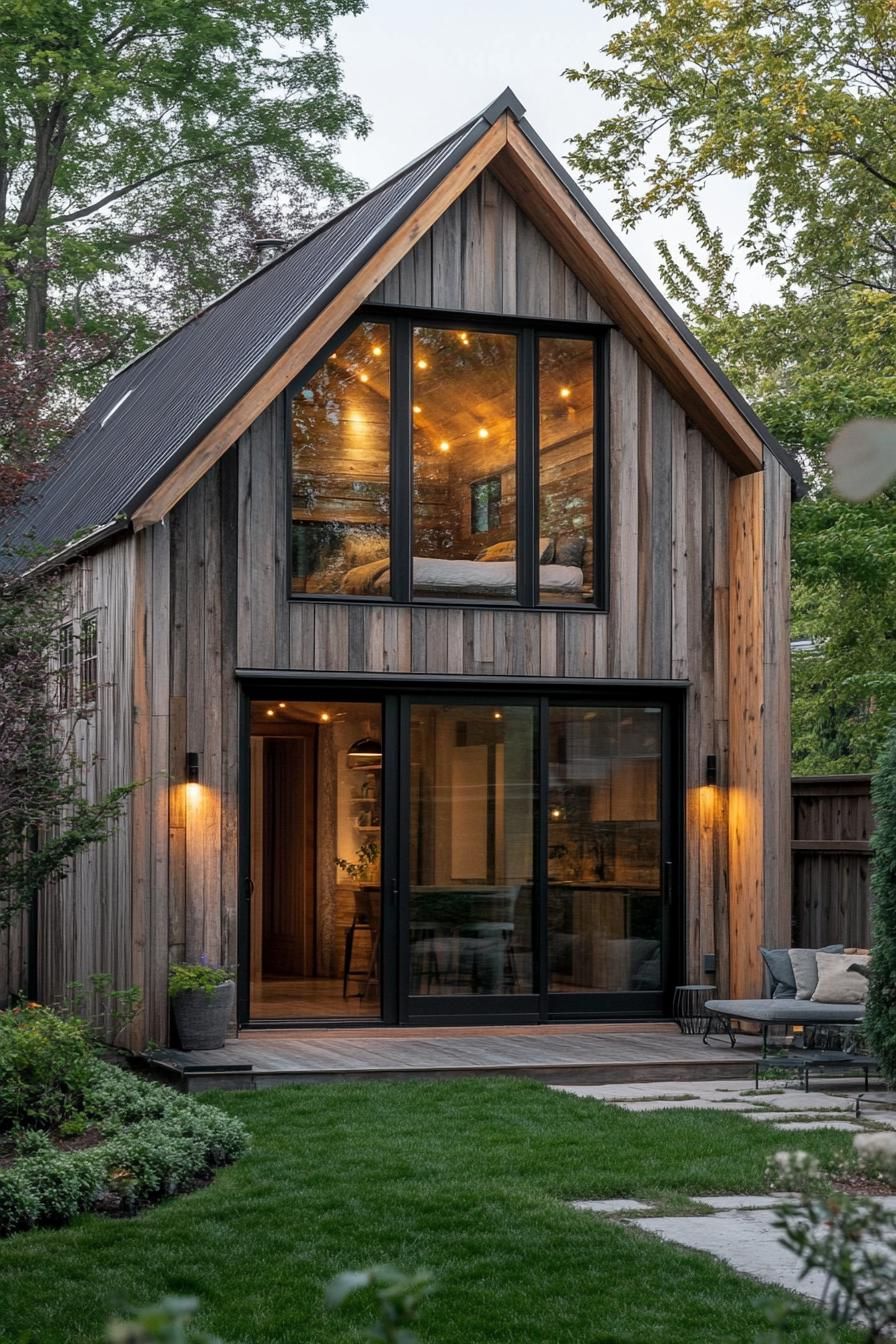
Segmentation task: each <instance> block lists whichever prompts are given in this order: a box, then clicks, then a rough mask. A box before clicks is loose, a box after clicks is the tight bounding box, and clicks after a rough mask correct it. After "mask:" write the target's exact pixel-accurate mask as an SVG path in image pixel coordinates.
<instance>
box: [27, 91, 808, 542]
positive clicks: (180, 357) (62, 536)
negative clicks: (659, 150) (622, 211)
mask: <svg viewBox="0 0 896 1344" xmlns="http://www.w3.org/2000/svg"><path fill="white" fill-rule="evenodd" d="M524 110H525V109H524V108H523V107H522V105H521V104H520V102H519V100H518V99H517V98H516V96H515V95H514V94H513V92H512V91H511V90H510V89H507V90H505V92H504V93H503V94H501V95H500V96H499V97H498V98H496V99H495V101H494V102H493V103H492V104H490V106H489V107H487V108H486V109H485V110H484V111H483V112H481V113H480V114H479V115H478V116H476V117H474V118H473V119H472V120H471V121H469V122H467V123H466V125H464V126H462V127H461V128H460V129H459V130H458V131H455V132H454V133H453V134H452V135H451V136H449V137H448V138H447V139H445V140H443V141H441V142H440V143H439V144H437V145H435V146H434V147H433V148H432V149H430V150H427V151H426V153H424V154H422V155H420V156H419V157H418V158H417V159H415V160H414V161H413V162H412V163H410V164H409V165H408V166H407V167H406V168H403V169H401V171H400V172H398V173H396V174H394V175H393V176H392V177H390V178H387V179H386V181H385V182H383V183H381V184H380V185H379V186H378V187H376V188H375V189H374V190H372V191H370V192H368V193H367V194H366V195H364V196H362V197H360V198H359V199H358V200H357V201H354V202H353V203H352V204H351V205H349V206H348V207H346V209H344V210H342V211H341V212H340V213H339V214H337V215H335V216H334V217H333V218H332V219H330V220H328V221H326V222H325V223H323V224H322V225H320V226H319V227H318V228H317V229H315V230H314V231H312V232H311V233H309V234H307V235H306V236H305V237H304V238H301V239H300V240H299V241H298V242H297V243H295V244H294V245H293V246H292V247H290V248H289V249H287V250H286V251H285V252H284V253H282V254H281V255H280V256H278V257H276V258H275V259H274V260H272V261H270V262H269V263H268V264H267V265H266V266H263V267H262V268H261V269H259V270H258V271H255V272H254V273H253V274H252V275H250V276H248V277H247V278H246V279H245V280H243V281H241V282H240V284H238V285H236V286H235V287H234V288H233V289H231V290H230V291H228V293H226V294H224V295H222V296H221V298H219V299H216V300H215V301H214V302H213V303H211V304H209V306H208V307H206V308H204V309H203V310H202V311H201V312H200V313H198V314H197V316H196V317H194V318H192V319H191V320H190V321H189V322H187V323H185V324H184V325H183V326H182V327H179V328H178V329H177V330H176V331H174V332H172V333H171V335H170V336H167V337H165V338H164V339H163V340H161V341H159V342H158V343H157V344H156V345H154V346H153V347H151V348H150V349H149V350H147V351H145V352H144V353H143V354H142V355H139V356H137V358H136V359H134V360H132V361H131V363H130V364H127V365H125V367H124V368H123V369H121V370H120V371H119V372H118V373H117V374H115V376H114V377H113V378H112V379H111V380H110V382H109V383H108V384H107V385H106V387H105V388H104V389H103V390H102V391H101V392H100V393H99V395H98V396H97V397H96V398H95V399H94V401H93V402H92V403H91V404H90V406H89V407H88V408H87V410H86V411H85V413H84V415H83V416H82V418H81V421H80V424H79V427H78V429H77V430H76V432H75V433H74V435H73V436H72V437H71V438H70V439H69V440H68V441H67V442H66V443H64V444H63V445H62V446H61V448H60V449H59V450H58V452H57V454H56V456H55V459H54V461H53V464H52V470H51V472H50V474H49V476H48V477H47V479H45V480H44V481H42V482H41V483H40V485H39V486H36V487H35V488H34V489H33V490H32V492H31V493H30V495H29V497H28V498H27V499H26V501H25V504H24V505H23V507H22V509H21V510H20V511H19V513H18V514H17V515H16V517H15V518H14V519H13V520H12V522H11V524H10V526H9V527H8V530H7V531H8V536H9V537H10V539H11V540H12V541H13V542H15V541H16V540H21V539H22V538H23V537H24V536H26V535H31V536H33V537H34V538H35V539H36V540H37V541H38V542H39V543H40V544H41V545H43V546H46V547H50V548H51V549H54V548H55V547H56V546H57V544H58V545H60V546H61V545H63V544H65V543H67V542H69V541H70V540H71V538H73V537H74V536H75V535H76V534H78V533H81V532H84V531H86V530H92V529H99V528H103V529H104V530H107V525H108V524H110V523H112V522H114V521H115V520H118V519H122V520H124V519H127V518H128V517H129V516H130V515H131V514H132V513H133V511H134V510H135V509H136V508H137V507H138V505H139V504H140V503H141V502H142V501H143V500H144V499H146V498H147V496H148V495H150V494H151V493H152V491H153V490H154V489H155V488H156V486H157V485H158V484H159V483H160V482H161V481H163V480H164V479H165V478H166V476H167V475H168V474H169V473H170V472H171V471H172V470H173V468H174V467H175V466H177V464H178V463H179V462H180V461H181V460H182V459H183V458H184V457H186V456H187V454H188V453H189V452H190V451H191V450H192V449H193V448H194V447H195V446H196V444H197V443H199V442H200V441H201V440H202V439H203V438H204V437H205V435H206V434H207V433H208V432H209V431H210V430H211V429H212V428H213V427H214V426H215V424H217V423H218V421H219V420H220V419H221V418H222V417H223V416H224V415H225V414H226V413H227V411H228V410H229V409H230V408H231V406H233V405H234V404H235V403H236V402H237V401H238V400H239V399H240V398H241V397H242V396H243V395H244V394H245V393H246V392H247V391H248V390H249V388H251V387H252V386H253V384H254V383H255V382H257V381H258V379H259V378H260V377H261V376H262V374H263V373H264V372H265V370H266V369H267V368H268V367H269V366H270V365H271V364H272V363H273V361H274V360H275V359H277V358H278V356H279V355H280V354H282V352H283V351H284V350H285V349H287V348H288V347H289V345H291V344H292V342H293V341H294V340H295V339H296V337H297V335H298V334H299V333H300V332H301V331H302V330H303V328H304V327H305V326H307V325H308V323H309V322H310V321H312V320H313V318H314V317H316V316H317V314H318V313H319V312H321V311H322V310H323V308H325V307H326V305H327V304H328V303H329V302H330V301H331V299H332V298H333V297H334V296H335V295H336V294H338V293H339V291H340V290H341V289H342V288H343V287H344V286H345V285H346V284H347V283H348V281H349V280H350V279H351V278H352V276H353V275H354V274H355V273H356V272H357V271H358V270H359V269H360V267H361V266H362V265H363V264H364V263H365V262H366V261H367V260H368V258H369V257H370V256H372V255H373V254H374V253H375V252H376V251H377V250H378V249H379V248H380V247H381V246H382V244H383V243H384V242H385V241H386V240H387V239H388V238H389V237H390V236H391V234H392V233H393V232H394V231H395V229H396V228H398V227H399V225H400V224H401V223H402V222H403V221H404V220H405V219H406V218H407V217H408V216H409V215H410V214H411V212H412V211H413V210H414V209H415V208H416V207H417V206H418V205H419V204H420V202H421V201H423V200H424V199H425V198H426V197H427V196H428V195H429V194H430V192H431V191H432V190H433V189H434V187H435V186H437V185H438V183H439V182H440V181H441V179H442V178H443V177H444V176H445V174H446V173H448V172H449V171H450V169H451V168H452V167H453V166H454V165H455V164H456V163H457V162H459V160H460V159H461V158H462V157H463V156H464V155H465V154H466V153H467V151H468V150H469V149H471V148H472V146H473V145H475V144H476V143H477V141H478V140H479V139H480V138H481V137H482V136H483V135H484V134H485V133H486V132H487V131H488V129H489V127H490V126H491V125H493V124H494V122H495V121H496V120H497V119H498V117H499V116H500V115H501V114H502V113H503V112H509V113H510V114H511V116H513V117H514V118H515V119H518V120H519V124H520V129H521V130H522V131H523V133H524V134H525V135H526V136H527V138H528V139H529V141H530V142H531V144H532V145H533V147H534V148H535V149H536V150H537V151H538V153H539V154H541V155H542V156H543V158H544V159H545V160H546V162H547V163H548V164H549V165H550V167H551V168H552V169H553V171H554V172H555V173H556V174H557V175H558V177H560V178H561V180H562V181H563V183H564V185H565V186H566V188H567V190H569V191H570V192H571V193H572V194H573V195H574V196H575V198H576V200H577V202H578V203H579V204H580V205H581V206H582V207H583V209H584V210H586V211H587V213H588V215H589V217H590V218H591V219H592V220H593V222H594V224H595V225H596V226H597V228H599V229H600V231H601V233H602V234H603V236H604V237H605V238H606V239H607V241H608V242H609V243H610V245H611V246H612V247H613V248H614V250H615V251H616V253H617V254H618V255H619V257H620V259H621V260H622V261H623V262H624V264H625V265H626V266H627V267H628V269H629V270H630V271H631V273H632V275H633V277H634V278H635V280H636V281H637V282H638V284H640V285H642V286H643V287H644V289H646V290H647V291H648V292H649V293H650V295H651V297H652V298H653V299H654V301H655V302H656V303H657V304H658V305H659V307H660V308H661V309H662V311H663V313H664V314H665V315H666V317H667V318H668V319H669V320H670V321H671V322H672V323H673V324H674V325H675V327H676V329H677V330H678V332H679V333H680V334H681V336H682V337H683V338H684V339H685V340H686V341H687V343H688V345H689V346H690V348H691V349H692V350H693V351H694V353H695V354H696V355H697V356H698V358H699V359H700V360H701V361H702V363H703V364H704V365H705V367H706V368H707V369H708V370H709V371H710V372H711V373H712V375H713V377H714V378H715V379H716V380H717V382H718V383H719V385H720V386H721V387H722V388H723V390H724V391H725V393H726V394H727V396H729V397H730V398H731V400H732V401H733V402H734V403H735V405H736V406H737V408H738V410H739V411H740V412H741V413H742V414H743V415H744V416H745V417H746V418H747V419H748V420H749V422H750V424H752V425H753V426H754V428H755V429H756V431H757V433H758V434H759V435H760V436H761V438H762V439H763V441H764V442H765V443H766V444H767V445H768V447H769V449H770V451H771V452H773V453H774V454H775V456H776V457H778V458H779V460H780V461H781V462H782V463H783V465H784V466H785V467H786V469H787V471H788V472H789V473H790V475H791V476H792V477H793V479H794V482H795V483H796V487H797V489H798V490H799V489H801V488H802V473H801V471H800V468H799V466H798V464H797V463H796V462H795V461H794V460H793V458H791V457H790V455H789V454H788V453H786V452H785V451H784V449H783V448H781V447H780V445H779V444H777V443H776V442H775V440H774V438H773V437H772V435H771V434H770V432H769V431H768V429H766V428H765V426H764V425H763V424H762V422H761V421H760V420H759V419H758V417H757V416H756V414H755V413H754V412H753V411H752V409H751V408H750V407H749V405H748V404H747V402H746V401H745V400H744V398H743V397H742V396H741V395H740V393H739V392H738V391H737V389H736V388H735V387H734V386H733V385H732V384H731V383H730V382H729V381H728V379H727V378H726V377H725V375H724V374H723V373H722V372H721V370H720V369H719V368H718V367H717V366H716V364H715V363H714V362H713V360H711V359H710V357H709V355H708V354H707V353H706V351H705V350H704V349H703V347H702V346H701V345H700V343H699V342H698V341H697V340H696V338H695V337H694V336H693V335H692V334H691V333H690V332H689V331H688V329H687V327H686V326H685V324H684V323H683V322H682V320H681V318H680V317H679V316H678V314H677V313H675V311H674V309H672V308H671V307H670V306H669V304H668V303H667V302H666V300H665V299H664V298H663V296H662V295H661V294H660V293H659V291H658V290H657V288H656V286H655V285H654V284H653V283H652V281H651V280H650V279H649V277H648V276H647V275H646V274H645V273H644V271H643V270H642V269H641V268H640V267H639V266H638V264H637V262H635V260H634V259H633V258H632V257H631V256H630V255H629V253H628V251H627V250H626V248H625V247H624V246H623V245H622V243H621V242H620V240H619V239H618V238H617V237H616V235H615V234H614V233H613V231H612V230H611V229H610V228H609V227H608V225H607V224H606V223H605V221H604V220H603V219H602V218H601V216H600V215H599V214H598V213H597V211H596V210H595V209H594V207H593V205H592V204H591V202H590V201H589V200H588V198H587V197H586V196H585V195H584V193H583V192H582V191H581V190H580V189H579V187H578V186H577V185H576V183H575V182H574V180H573V179H572V178H571V177H570V175H569V174H568V173H567V171H566V169H565V168H564V167H563V165H562V164H561V163H560V162H559V161H558V160H557V159H556V158H555V157H554V156H553V155H552V154H551V152H550V150H549V149H548V148H547V147H546V146H545V145H544V144H543V142H542V141H541V140H540V139H539V137H538V136H537V135H536V134H535V132H534V131H533V130H532V128H531V127H530V126H529V125H528V123H527V122H526V121H525V120H523V119H522V117H523V113H524Z"/></svg>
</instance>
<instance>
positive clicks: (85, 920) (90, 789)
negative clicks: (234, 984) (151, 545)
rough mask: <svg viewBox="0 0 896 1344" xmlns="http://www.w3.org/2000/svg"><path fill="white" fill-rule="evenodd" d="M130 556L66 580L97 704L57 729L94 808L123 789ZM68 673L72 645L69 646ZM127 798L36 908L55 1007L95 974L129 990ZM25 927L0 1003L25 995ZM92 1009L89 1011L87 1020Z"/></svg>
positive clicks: (1, 959) (101, 559)
mask: <svg viewBox="0 0 896 1344" xmlns="http://www.w3.org/2000/svg"><path fill="white" fill-rule="evenodd" d="M134 561H135V546H134V543H133V541H132V540H131V539H125V540H122V541H119V542H117V543H115V544H114V545H111V546H108V547H106V548H105V549H103V550H100V551H97V552H96V553H94V554H93V555H90V556H86V557H83V558H81V559H79V560H77V561H76V562H75V563H74V564H72V565H71V566H70V567H69V569H68V570H67V571H66V572H65V574H64V577H63V582H64V584H65V586H66V590H67V593H66V619H67V620H71V621H72V622H74V623H75V625H76V629H77V626H78V624H79V623H80V621H81V619H82V618H83V617H85V616H88V615H95V616H96V618H97V655H98V667H97V682H98V686H97V696H96V702H95V704H93V705H89V706H77V707H76V708H74V709H73V711H72V713H71V714H69V715H66V716H65V717H64V719H63V720H62V722H61V724H60V728H61V731H63V732H64V733H65V734H66V735H67V736H69V738H70V741H71V745H72V748H73V751H74V753H75V755H76V758H77V759H78V760H79V761H81V762H82V763H83V775H82V783H83V791H84V796H85V797H86V798H88V799H90V800H95V799H98V798H101V797H103V796H105V795H106V794H107V793H108V792H109V791H110V790H111V789H113V788H115V787H117V786H119V785H123V784H128V783H130V782H131V781H132V780H133V778H134V775H133V773H132V763H131V745H132V713H131V687H132V672H133V642H132V627H131V619H130V594H131V591H132V585H133V579H134ZM75 651H76V664H77V641H76V646H75ZM135 797H136V795H133V796H132V798H131V800H130V801H129V802H128V803H127V804H126V806H125V810H124V814H123V816H122V818H121V820H120V821H119V823H118V824H117V826H115V827H114V828H113V829H112V831H111V834H110V836H109V839H108V840H107V841H106V842H105V843H104V844H102V845H92V846H91V847H90V848H88V849H85V850H83V851H82V852H81V853H80V854H78V855H77V856H76V857H75V859H74V860H73V862H72V864H71V866H70V869H69V872H68V873H67V875H66V876H65V877H64V878H62V879H60V880H59V881H55V882H51V883H49V884H48V885H47V887H46V888H45V890H44V891H42V892H41V893H40V895H39V897H38V901H37V910H36V917H37V968H36V969H37V993H38V996H39V998H40V999H41V1000H42V1001H45V1002H52V1001H54V1000H58V999H62V998H64V997H65V996H66V987H67V986H68V985H70V984H71V983H72V982H73V981H80V982H81V983H82V984H84V983H86V981H87V979H88V977H89V976H91V975H93V974H95V973H98V972H99V973H106V974H108V975H110V976H111V977H112V984H113V986H114V987H115V988H125V987H126V986H128V985H130V984H132V983H135V982H136V981H137V979H138V976H137V974H136V972H135V967H134V961H133V941H132V932H133V930H132V923H131V908H130V894H131V820H132V811H133V805H134V798H135ZM26 939H27V929H26V921H24V920H23V921H20V922H18V923H17V924H16V925H14V926H13V927H12V928H11V929H10V930H7V931H5V932H4V933H3V934H0V999H2V1001H4V1002H5V1001H6V998H7V996H8V995H9V994H11V993H16V992H18V991H20V990H22V989H24V987H25V975H26V965H25V948H26ZM97 1007H98V1005H96V1004H91V1005H90V1009H91V1011H93V1010H94V1009H96V1008H97Z"/></svg>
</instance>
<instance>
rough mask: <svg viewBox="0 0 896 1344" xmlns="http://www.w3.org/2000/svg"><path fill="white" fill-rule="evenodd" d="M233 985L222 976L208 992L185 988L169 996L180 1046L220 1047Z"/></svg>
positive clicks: (184, 1048) (230, 1004) (199, 1048)
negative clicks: (221, 983)
mask: <svg viewBox="0 0 896 1344" xmlns="http://www.w3.org/2000/svg"><path fill="white" fill-rule="evenodd" d="M235 995H236V985H235V984H234V982H233V981H232V980H225V982H224V984H223V985H216V986H215V988H214V989H213V990H212V992H211V994H206V992H205V990H204V989H185V990H182V991H181V993H180V994H175V996H174V998H173V999H172V1000H171V1004H172V1007H173V1009H174V1021H175V1023H176V1024H177V1034H178V1036H179V1037H180V1048H181V1050H220V1049H221V1047H222V1046H223V1044H224V1038H225V1036H226V1035H227V1024H228V1023H229V1021H230V1017H231V1014H232V1012H233V1001H234V997H235Z"/></svg>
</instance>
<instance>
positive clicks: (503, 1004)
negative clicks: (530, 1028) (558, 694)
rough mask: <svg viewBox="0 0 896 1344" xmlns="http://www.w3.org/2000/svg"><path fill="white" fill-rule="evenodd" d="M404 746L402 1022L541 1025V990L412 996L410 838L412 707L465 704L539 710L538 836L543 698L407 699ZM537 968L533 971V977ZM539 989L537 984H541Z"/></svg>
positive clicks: (535, 879)
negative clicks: (539, 1022)
mask: <svg viewBox="0 0 896 1344" xmlns="http://www.w3.org/2000/svg"><path fill="white" fill-rule="evenodd" d="M401 701H402V703H401V723H402V734H401V747H402V754H401V760H400V764H399V768H398V776H397V777H398V779H399V780H400V781H402V784H403V786H404V787H403V788H402V790H401V794H402V797H401V808H402V811H401V833H402V835H403V836H404V837H406V841H405V842H404V843H402V844H401V845H400V847H399V874H400V875H399V891H400V912H399V948H400V952H401V962H402V967H403V979H402V989H401V998H400V1004H401V1006H400V1009H399V1021H400V1022H401V1023H402V1024H403V1025H407V1026H438V1025H443V1026H444V1025H447V1024H451V1025H457V1026H476V1025H487V1024H489V1023H493V1024H498V1023H499V1022H504V1023H506V1022H510V1021H513V1022H519V1023H521V1024H530V1023H536V1022H538V1021H539V1016H540V995H539V993H538V991H537V989H535V988H533V991H530V992H528V993H520V994H469V995H465V994H451V995H447V994H446V995H438V994H432V995H430V994H420V995H412V994H411V992H410V988H411V986H410V979H411V955H412V949H411V927H410V925H411V910H410V903H411V880H410V877H411V874H410V854H411V845H410V835H411V708H412V706H416V705H449V706H450V707H451V708H454V707H457V708H462V707H463V706H464V705H467V706H469V707H470V708H471V709H473V708H476V709H479V708H491V707H492V706H494V707H495V708H496V709H507V708H509V707H510V706H511V705H512V706H514V707H522V706H529V707H530V708H532V709H534V710H535V724H534V727H535V732H534V735H533V744H532V746H533V761H532V766H533V770H532V782H533V794H534V797H533V833H534V834H535V835H536V837H537V831H538V818H539V816H540V814H541V812H542V811H543V810H544V809H543V808H542V806H541V792H542V785H541V774H540V770H539V740H540V731H541V730H540V721H541V714H540V701H539V697H538V696H532V695H520V694H516V695H513V694H507V695H502V694H501V693H500V692H499V691H497V690H488V689H486V690H483V691H482V693H480V694H477V693H476V692H475V691H463V692H460V691H454V692H453V693H448V694H445V695H439V694H426V693H425V692H422V693H421V694H419V695H418V694H407V695H404V696H402V698H401ZM538 856H539V849H538V844H537V839H536V845H535V851H534V853H533V856H532V862H533V868H532V922H533V927H532V931H531V937H532V940H533V941H532V950H533V960H534V954H535V948H536V942H535V939H536V936H537V929H538V918H537V914H536V909H537V906H538V892H539V862H538ZM534 970H535V967H534V966H533V973H534ZM535 983H536V984H537V981H536V982H535Z"/></svg>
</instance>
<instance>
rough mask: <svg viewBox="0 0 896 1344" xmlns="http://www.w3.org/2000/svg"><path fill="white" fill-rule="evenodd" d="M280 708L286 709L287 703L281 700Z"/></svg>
mask: <svg viewBox="0 0 896 1344" xmlns="http://www.w3.org/2000/svg"><path fill="white" fill-rule="evenodd" d="M280 708H281V709H285V708H286V701H285V700H281V701H280Z"/></svg>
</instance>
